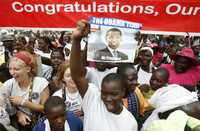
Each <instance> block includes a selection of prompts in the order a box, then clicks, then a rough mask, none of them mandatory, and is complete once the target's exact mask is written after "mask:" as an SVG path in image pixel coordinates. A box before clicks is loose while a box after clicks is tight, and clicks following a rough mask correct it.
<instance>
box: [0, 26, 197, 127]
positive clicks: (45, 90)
mask: <svg viewBox="0 0 200 131" xmlns="http://www.w3.org/2000/svg"><path fill="white" fill-rule="evenodd" d="M78 31H79V30H78V29H77V30H76V31H75V32H72V31H41V30H40V31H39V30H38V31H35V30H34V31H33V30H5V29H2V30H0V41H1V44H0V46H1V47H2V48H0V49H2V50H1V53H0V55H1V56H0V57H3V59H2V60H3V61H2V62H1V63H2V64H1V65H0V82H1V85H0V124H1V127H0V130H1V131H3V130H8V131H15V130H19V131H30V130H34V131H46V130H47V129H48V130H49V131H50V130H53V131H56V130H65V131H67V130H71V131H81V130H83V129H84V130H85V131H94V130H93V129H96V130H97V131H98V130H99V131H100V130H105V131H107V129H110V131H111V130H112V131H114V130H115V131H117V130H119V131H121V129H123V130H124V131H129V130H130V131H137V130H141V131H158V130H159V131H166V130H168V131H200V113H199V112H200V106H199V103H198V99H199V97H198V96H199V94H200V86H199V82H200V66H199V63H200V37H198V36H189V35H187V36H175V35H157V34H141V33H138V34H137V35H136V40H137V42H138V44H137V47H138V50H137V51H136V57H135V60H133V63H114V62H113V63H105V62H103V63H101V62H96V63H95V62H90V61H87V48H86V46H87V44H88V43H87V41H85V43H86V46H85V47H81V45H80V43H81V42H80V40H81V39H82V38H83V37H84V36H80V34H76V33H81V32H80V31H79V32H78ZM77 43H78V44H79V45H80V47H79V46H77V45H78V44H77ZM78 52H80V53H78ZM4 58H5V59H4ZM70 58H71V59H70ZM77 59H79V60H77ZM4 60H5V61H4ZM79 69H80V70H79ZM83 78H84V80H83ZM85 80H86V81H85ZM110 81H112V82H113V81H114V82H115V81H117V82H118V83H117V85H121V86H122V87H123V89H122V91H123V92H124V93H123V96H122V99H119V98H121V97H120V96H115V97H119V98H118V99H119V100H116V102H112V100H113V99H117V98H110V99H111V100H107V99H108V94H109V93H111V94H112V93H115V94H117V93H118V92H117V93H116V90H114V89H113V92H109V90H108V89H107V88H105V87H106V86H109V82H110ZM114 82H113V83H114ZM91 83H92V84H91ZM115 84H116V83H115ZM86 87H87V88H86ZM93 88H96V89H97V90H98V91H100V92H101V94H98V93H97V91H96V90H95V91H94V89H93ZM106 89H107V90H106ZM109 89H110V90H111V87H110V88H109ZM92 93H94V94H92ZM102 94H106V95H105V96H104V95H102ZM115 94H114V95H115ZM98 95H100V98H101V99H102V101H103V105H104V104H105V105H104V106H105V109H107V110H108V112H111V113H112V114H115V115H116V114H118V115H119V114H120V113H121V112H123V111H124V109H122V110H123V111H120V109H121V108H120V107H121V105H120V104H119V105H118V104H117V103H122V104H123V107H126V109H127V110H128V112H125V113H124V112H123V113H124V114H123V116H120V119H119V117H118V118H117V117H116V116H109V115H110V114H106V113H107V111H99V110H100V109H99V108H100V107H98V108H97V107H95V104H96V105H98V104H99V103H97V102H96V101H98V100H97V99H98V98H96V97H97V96H98ZM105 101H106V102H107V103H106V102H105ZM109 101H111V102H109ZM113 101H114V100H113ZM89 102H90V103H89ZM113 103H114V104H113ZM90 105H91V107H90ZM93 106H94V108H92V107H93ZM100 106H102V105H101V104H100ZM102 108H103V107H102ZM102 110H103V109H102ZM66 111H67V113H66ZM98 111H99V112H100V114H98V113H99V112H98ZM91 112H93V113H91ZM105 112H106V113H105ZM104 113H105V116H104ZM129 113H130V114H131V116H130V114H129ZM66 114H67V115H66ZM94 115H95V116H94ZM99 117H102V118H99ZM104 117H105V119H106V122H105V121H104V122H103V118H104ZM108 117H110V118H108ZM111 117H112V119H111ZM122 118H123V119H122ZM94 119H96V120H94ZM107 119H108V120H107ZM114 119H117V120H116V121H117V122H119V123H121V124H119V123H117V124H119V125H118V126H117V127H115V126H116V125H115V124H116V123H115V122H113V120H114ZM160 119H162V120H160ZM131 120H132V121H131ZM66 121H67V122H66ZM91 121H92V123H90V122H91ZM98 121H99V123H95V122H98ZM180 121H181V122H180ZM126 122H128V123H126ZM66 123H67V124H66ZM130 123H134V124H133V125H132V124H130ZM177 123H178V124H177ZM98 124H99V125H98ZM101 124H102V125H101ZM104 124H105V125H104ZM106 124H108V125H109V126H110V127H109V126H108V127H107V126H106ZM112 124H113V125H114V126H112ZM181 124H182V125H181ZM63 125H64V126H63ZM90 126H91V127H90ZM132 126H133V127H134V128H133V127H132ZM129 127H130V128H129ZM97 128H98V129H97ZM175 129H176V130H175Z"/></svg>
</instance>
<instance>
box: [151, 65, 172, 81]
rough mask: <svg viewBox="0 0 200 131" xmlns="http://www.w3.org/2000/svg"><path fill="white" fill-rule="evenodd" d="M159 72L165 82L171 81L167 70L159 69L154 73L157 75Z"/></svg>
mask: <svg viewBox="0 0 200 131" xmlns="http://www.w3.org/2000/svg"><path fill="white" fill-rule="evenodd" d="M157 72H159V73H160V74H161V76H162V77H163V78H164V79H165V80H167V81H168V80H169V72H168V70H167V69H165V68H158V69H156V70H154V71H153V73H157Z"/></svg>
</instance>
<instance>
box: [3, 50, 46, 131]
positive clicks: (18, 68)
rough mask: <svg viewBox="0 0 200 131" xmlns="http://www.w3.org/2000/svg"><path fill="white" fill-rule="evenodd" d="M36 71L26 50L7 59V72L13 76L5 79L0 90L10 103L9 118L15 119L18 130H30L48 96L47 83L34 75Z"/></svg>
mask: <svg viewBox="0 0 200 131" xmlns="http://www.w3.org/2000/svg"><path fill="white" fill-rule="evenodd" d="M36 71H37V69H36V62H35V61H34V59H33V57H32V55H31V54H30V53H28V52H26V51H20V52H17V53H16V54H15V55H14V56H13V57H12V58H11V59H10V61H9V72H10V74H11V75H12V77H13V78H11V79H9V80H7V81H6V82H5V83H4V84H3V88H2V89H1V91H0V94H1V95H3V96H4V97H6V98H8V99H9V101H8V102H9V103H11V105H12V106H11V108H10V110H9V115H10V116H11V120H14V118H16V119H17V122H18V123H17V126H18V127H17V128H18V129H19V131H20V130H31V128H32V124H34V122H36V120H37V114H38V113H42V112H43V109H44V106H43V105H44V103H45V101H46V100H47V99H48V97H49V89H48V84H49V83H48V81H47V80H46V79H44V78H41V77H36ZM15 124H16V123H15Z"/></svg>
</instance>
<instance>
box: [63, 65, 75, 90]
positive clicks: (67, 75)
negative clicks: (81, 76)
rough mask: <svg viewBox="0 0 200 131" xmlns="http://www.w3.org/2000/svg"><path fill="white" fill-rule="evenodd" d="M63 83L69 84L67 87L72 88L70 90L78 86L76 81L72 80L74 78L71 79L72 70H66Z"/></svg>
mask: <svg viewBox="0 0 200 131" xmlns="http://www.w3.org/2000/svg"><path fill="white" fill-rule="evenodd" d="M63 81H64V82H65V83H67V87H70V88H76V85H75V83H74V81H73V80H72V77H71V73H70V69H69V68H67V69H66V70H65V73H64V76H63Z"/></svg>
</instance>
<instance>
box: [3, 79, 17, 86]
mask: <svg viewBox="0 0 200 131" xmlns="http://www.w3.org/2000/svg"><path fill="white" fill-rule="evenodd" d="M15 83H16V80H15V78H11V79H8V80H7V81H5V82H4V83H3V85H2V86H6V87H7V86H11V85H13V84H15Z"/></svg>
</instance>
